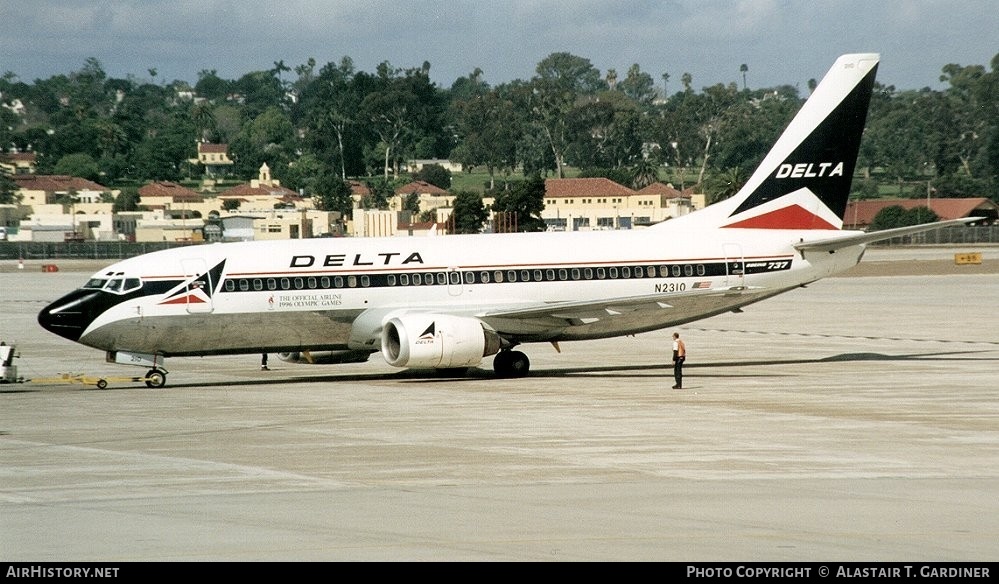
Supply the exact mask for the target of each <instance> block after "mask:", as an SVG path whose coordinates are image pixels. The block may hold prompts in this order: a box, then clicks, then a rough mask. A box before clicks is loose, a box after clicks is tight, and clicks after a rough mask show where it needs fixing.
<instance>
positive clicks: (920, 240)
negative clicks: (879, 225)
mask: <svg viewBox="0 0 999 584" xmlns="http://www.w3.org/2000/svg"><path fill="white" fill-rule="evenodd" d="M976 244H982V245H985V244H999V225H984V226H974V227H967V226H958V227H945V228H943V229H935V230H933V231H924V232H922V233H916V234H915V235H906V236H904V237H895V238H893V239H888V240H885V241H881V242H878V243H875V244H872V245H876V246H881V247H892V246H895V247H897V246H909V245H976Z"/></svg>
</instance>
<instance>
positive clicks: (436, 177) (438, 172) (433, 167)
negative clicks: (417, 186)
mask: <svg viewBox="0 0 999 584" xmlns="http://www.w3.org/2000/svg"><path fill="white" fill-rule="evenodd" d="M413 180H419V181H423V182H426V183H430V184H432V185H434V186H435V187H440V188H442V189H444V190H447V189H449V188H451V171H450V170H448V169H446V168H444V167H443V166H441V165H439V164H425V165H423V168H421V169H420V170H419V171H417V172H416V174H414V175H413Z"/></svg>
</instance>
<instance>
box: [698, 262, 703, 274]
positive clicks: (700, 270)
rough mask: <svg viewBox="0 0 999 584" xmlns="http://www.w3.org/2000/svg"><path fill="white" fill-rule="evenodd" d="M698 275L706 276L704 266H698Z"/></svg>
mask: <svg viewBox="0 0 999 584" xmlns="http://www.w3.org/2000/svg"><path fill="white" fill-rule="evenodd" d="M697 275H698V276H703V275H704V264H697Z"/></svg>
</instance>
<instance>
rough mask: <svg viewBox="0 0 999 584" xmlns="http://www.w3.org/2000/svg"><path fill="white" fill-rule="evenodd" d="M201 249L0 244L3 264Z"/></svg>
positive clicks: (115, 243)
mask: <svg viewBox="0 0 999 584" xmlns="http://www.w3.org/2000/svg"><path fill="white" fill-rule="evenodd" d="M190 245H198V244H192V243H177V242H167V241H163V242H148V243H131V242H127V241H73V242H41V241H0V259H3V260H18V259H23V260H52V259H79V260H121V259H125V258H130V257H133V256H138V255H142V254H144V253H149V252H152V251H159V250H161V249H169V248H173V247H186V246H190Z"/></svg>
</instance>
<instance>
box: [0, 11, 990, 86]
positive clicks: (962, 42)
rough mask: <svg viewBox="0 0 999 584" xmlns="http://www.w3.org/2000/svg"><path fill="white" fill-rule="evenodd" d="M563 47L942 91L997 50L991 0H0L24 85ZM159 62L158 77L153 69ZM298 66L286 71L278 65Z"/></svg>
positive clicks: (469, 63) (761, 73)
mask: <svg viewBox="0 0 999 584" xmlns="http://www.w3.org/2000/svg"><path fill="white" fill-rule="evenodd" d="M556 52H568V53H571V54H573V55H576V56H578V57H583V58H586V59H589V60H590V62H591V63H592V64H593V66H594V67H596V68H597V69H599V70H600V71H601V74H606V72H607V71H608V70H609V69H615V70H616V71H617V73H618V78H619V79H621V78H623V77H624V75H625V73H626V72H627V70H628V68H629V67H631V65H632V64H638V66H639V67H640V68H641V70H642V71H644V72H646V73H648V74H650V75H651V76H652V78H653V80H655V82H656V84H657V86H659V87H662V85H663V74H664V73H668V74H669V80H668V81H667V82H666V90H667V91H668V92H669V93H674V92H676V91H679V90H680V89H681V83H680V79H681V77H682V75H683V74H684V73H690V74H691V76H692V79H693V87H694V88H695V90H699V89H701V88H703V87H705V86H709V85H714V84H716V83H725V84H728V83H733V82H735V83H738V84H739V85H740V86H741V85H742V81H743V80H742V73H740V66H741V65H742V64H745V65H746V66H747V67H748V72H747V73H746V84H747V86H748V87H749V88H751V89H752V88H754V87H757V88H761V87H773V86H776V85H783V84H789V85H796V86H798V87H799V89H800V90H801V92H802V94H804V93H806V92H807V86H808V80H809V79H812V78H814V79H821V78H822V76H823V75H824V74H825V72H826V71H827V70H828V69H829V67H830V66H831V65H832V63H833V61H834V60H835V59H836V57H838V56H839V55H840V54H843V53H852V52H874V53H880V54H881V66H880V68H879V70H878V80H879V81H880V82H881V83H883V84H885V85H894V86H895V87H896V88H897V89H900V90H904V89H920V88H923V87H931V88H933V89H942V88H944V87H945V85H944V84H943V83H941V82H940V81H939V77H940V72H941V69H942V67H943V66H944V65H946V64H948V63H958V64H960V65H983V66H985V67H986V69H988V68H989V67H990V63H991V60H992V57H993V56H995V55H996V54H997V53H999V1H997V0H632V1H629V0H623V1H618V0H489V1H484V0H480V1H476V0H449V1H446V2H443V1H431V0H409V1H408V2H398V1H397V0H281V1H275V0H0V75H2V74H3V73H5V72H8V71H9V72H13V73H14V74H16V75H17V78H18V79H20V80H21V81H25V82H28V83H30V82H33V81H35V80H37V79H47V78H49V77H51V76H54V75H61V74H69V73H72V72H73V71H77V70H80V69H81V68H82V67H83V65H84V63H85V61H86V59H88V58H91V57H92V58H95V59H97V60H98V61H99V62H100V64H101V66H102V67H103V69H104V71H105V72H106V73H107V74H108V76H109V77H117V78H126V77H132V78H135V79H136V80H139V81H154V82H157V83H165V82H169V81H173V80H184V81H187V82H189V83H191V84H193V83H195V82H196V81H197V80H198V73H199V72H202V71H211V70H214V71H215V72H216V74H217V75H218V76H219V77H222V78H224V79H238V78H239V77H241V76H243V75H244V74H246V73H249V72H251V71H260V70H269V69H273V68H274V66H275V62H277V61H283V62H284V64H285V65H287V66H288V67H290V68H292V69H294V68H295V67H296V66H298V65H301V64H304V63H306V62H307V61H308V59H309V58H310V57H311V58H314V59H315V61H316V63H317V71H318V69H319V68H320V67H322V66H323V65H325V64H326V63H330V62H333V63H338V62H339V61H340V60H341V58H342V57H344V56H349V57H350V58H351V59H353V61H354V65H355V67H356V69H357V70H360V71H368V72H374V71H375V67H376V66H377V65H378V64H379V63H381V62H383V61H388V62H389V63H391V65H392V66H393V67H396V68H402V69H408V68H413V67H420V66H422V64H423V63H424V62H429V63H430V77H431V80H432V81H433V82H435V83H436V84H437V85H438V86H440V87H445V88H447V87H450V86H451V84H452V83H453V82H454V81H455V80H456V79H457V78H459V77H462V76H468V75H469V74H470V73H471V72H472V71H474V70H475V69H476V68H479V69H481V70H482V71H483V79H484V80H485V81H486V82H487V83H489V84H490V85H492V86H495V85H499V84H501V83H505V82H508V81H512V80H515V79H521V80H528V79H530V78H531V77H533V76H534V75H535V68H536V66H537V64H538V62H540V61H541V60H542V59H544V58H545V57H547V56H548V55H550V54H552V53H556ZM151 69H155V71H156V76H155V77H153V76H152V75H151V73H150V70H151ZM285 75H290V76H292V77H293V76H294V73H293V72H292V73H290V74H289V73H285Z"/></svg>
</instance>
